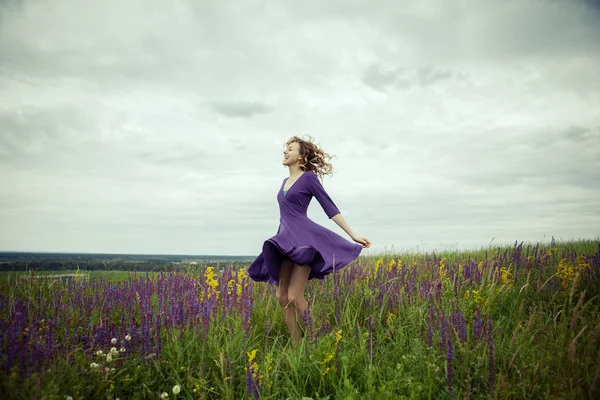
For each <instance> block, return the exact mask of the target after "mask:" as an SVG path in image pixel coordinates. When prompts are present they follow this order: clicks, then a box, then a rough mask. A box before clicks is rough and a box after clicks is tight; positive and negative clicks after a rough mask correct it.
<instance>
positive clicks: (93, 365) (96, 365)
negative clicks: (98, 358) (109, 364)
mask: <svg viewBox="0 0 600 400" xmlns="http://www.w3.org/2000/svg"><path fill="white" fill-rule="evenodd" d="M98 367H99V365H98V364H96V363H91V364H90V368H98Z"/></svg>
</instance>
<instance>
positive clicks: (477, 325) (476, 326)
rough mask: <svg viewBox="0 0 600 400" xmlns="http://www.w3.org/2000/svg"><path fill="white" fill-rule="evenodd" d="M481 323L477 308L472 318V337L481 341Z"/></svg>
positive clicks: (479, 310) (479, 312) (479, 311)
mask: <svg viewBox="0 0 600 400" xmlns="http://www.w3.org/2000/svg"><path fill="white" fill-rule="evenodd" d="M482 328H483V321H482V320H481V309H480V308H479V306H478V307H477V311H476V313H475V315H474V316H473V336H474V337H475V338H477V339H481V337H482V333H483V329H482Z"/></svg>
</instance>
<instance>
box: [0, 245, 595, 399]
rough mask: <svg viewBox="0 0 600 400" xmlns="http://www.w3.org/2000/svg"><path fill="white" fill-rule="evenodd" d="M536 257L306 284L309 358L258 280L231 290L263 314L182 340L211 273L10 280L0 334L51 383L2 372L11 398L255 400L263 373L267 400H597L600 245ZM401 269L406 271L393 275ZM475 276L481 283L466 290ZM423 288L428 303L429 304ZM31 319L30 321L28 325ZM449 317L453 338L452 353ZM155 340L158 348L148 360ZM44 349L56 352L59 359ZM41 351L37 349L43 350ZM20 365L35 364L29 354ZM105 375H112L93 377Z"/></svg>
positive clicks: (193, 330)
mask: <svg viewBox="0 0 600 400" xmlns="http://www.w3.org/2000/svg"><path fill="white" fill-rule="evenodd" d="M526 247H527V246H526V245H524V246H523V248H522V249H521V252H520V253H518V252H517V251H516V250H517V249H516V248H515V247H514V246H505V247H501V248H500V249H498V248H495V247H490V248H487V249H480V250H478V251H470V252H466V251H465V252H461V251H446V252H440V254H437V253H436V256H435V260H434V258H433V254H426V253H415V252H413V253H409V252H406V253H402V254H385V255H383V256H378V257H368V258H367V257H361V258H360V259H359V260H357V261H356V262H354V263H353V264H351V265H349V266H348V267H346V268H345V269H344V270H342V271H341V272H342V273H341V274H340V275H338V276H337V277H335V279H334V277H333V276H328V277H327V279H326V280H325V281H316V280H311V281H309V284H308V287H307V290H306V296H307V298H308V300H309V302H310V306H311V311H312V326H313V331H312V332H310V333H308V332H307V335H306V336H305V340H304V343H303V344H302V346H300V347H296V346H294V345H293V344H292V343H291V342H290V341H289V340H288V338H289V333H288V330H287V326H286V325H285V323H284V321H283V313H282V310H281V308H280V306H279V304H278V303H277V301H276V299H275V298H274V288H273V287H270V286H267V285H266V284H264V283H260V284H259V283H255V282H252V281H250V280H249V279H248V278H247V277H242V279H241V280H239V281H238V280H237V278H236V277H235V276H234V277H233V278H234V279H235V280H236V281H238V282H239V284H240V287H243V285H245V284H248V286H247V287H246V289H244V290H248V293H249V294H250V296H251V297H250V299H251V300H252V301H253V306H252V307H250V306H249V305H248V303H245V302H244V301H243V299H241V298H237V297H230V301H231V304H232V306H231V310H230V311H228V312H226V313H225V314H224V315H225V319H223V312H222V311H223V308H224V307H226V303H225V302H224V297H220V300H219V302H217V304H216V305H215V308H214V309H213V315H212V316H211V320H210V324H209V325H208V326H207V335H206V336H204V334H203V327H202V318H200V319H195V318H196V316H198V315H200V314H201V313H200V312H199V311H198V312H196V313H193V312H187V313H186V314H185V316H184V317H181V321H180V322H178V323H176V324H175V326H174V327H173V326H171V322H169V321H171V320H170V319H166V317H167V316H169V318H178V317H177V315H178V311H177V307H179V306H181V307H184V308H185V307H188V310H191V309H192V305H194V304H198V305H201V304H205V301H206V294H207V293H208V292H209V291H210V290H211V289H210V285H208V284H207V283H206V277H205V276H204V273H205V271H206V270H205V268H199V269H197V270H194V271H187V272H182V273H177V274H161V273H154V274H153V273H150V274H149V275H148V277H149V279H146V273H141V274H140V273H138V274H137V278H136V279H133V273H129V272H122V273H120V272H106V273H104V272H96V271H93V272H92V273H91V275H90V277H91V282H81V281H80V282H72V283H68V284H56V285H44V284H40V283H33V282H29V281H28V280H25V281H22V280H19V279H17V276H18V275H20V274H19V273H11V274H2V275H0V288H1V293H2V296H1V297H0V299H1V302H0V321H10V322H11V323H15V321H22V324H23V326H22V328H21V330H19V334H20V336H19V337H20V338H22V337H23V330H24V328H25V327H28V328H29V332H31V330H33V329H38V330H39V329H41V331H39V332H40V333H39V334H38V335H37V336H36V338H37V339H36V340H38V341H39V342H40V343H43V344H44V346H46V345H48V346H50V347H51V348H52V349H53V351H54V354H55V356H54V357H52V358H49V359H48V360H47V361H46V362H45V364H44V365H43V368H41V369H40V370H39V371H36V370H35V368H34V366H35V365H36V364H35V363H34V364H32V363H30V362H29V359H28V358H27V357H25V358H26V360H25V362H24V364H23V365H24V367H23V365H21V364H19V363H15V364H14V365H13V366H12V367H11V368H10V369H3V370H1V371H2V372H0V377H1V378H2V385H1V390H2V392H3V393H0V394H2V395H3V396H2V398H17V399H26V398H36V397H38V398H48V399H50V398H56V399H59V398H60V399H63V398H64V396H67V395H68V396H72V397H73V398H113V399H114V398H117V397H119V398H121V399H125V398H126V399H131V398H134V399H138V398H139V399H156V398H158V396H159V395H160V393H162V392H168V393H169V398H170V399H172V398H182V399H183V398H185V399H192V398H199V399H219V398H226V399H243V398H251V396H250V393H249V392H248V385H247V376H248V375H247V368H250V371H252V368H255V369H256V370H257V371H258V376H259V377H260V378H259V380H260V395H261V398H268V399H288V398H289V399H302V398H303V397H309V398H313V399H325V398H329V399H334V398H335V399H362V398H369V399H402V398H405V399H439V398H450V397H451V395H452V396H454V397H456V398H471V399H495V398H502V399H504V398H536V399H537V398H590V399H591V398H597V396H599V395H600V351H599V349H600V312H599V309H600V307H599V306H600V301H599V298H600V285H599V283H600V282H599V278H600V276H599V273H600V265H598V263H599V262H600V248H599V243H598V241H592V240H588V241H578V242H561V243H552V244H549V245H545V246H540V247H539V249H538V251H537V254H536V255H535V256H532V251H533V246H532V247H530V249H529V256H530V257H527V248H526ZM595 257H596V258H595ZM469 259H470V260H472V264H469V263H468V260H469ZM400 260H401V261H402V264H403V267H402V268H398V267H397V264H398V263H399V262H400ZM390 263H391V266H390ZM80 272H81V271H80ZM229 272H233V273H235V272H236V271H226V273H229ZM40 273H41V272H40ZM61 273H65V272H63V271H61ZM36 274H37V272H36ZM469 274H476V275H477V277H476V278H474V279H473V280H470V279H468V276H469ZM503 275H504V276H503ZM226 278H227V275H223V276H221V277H216V279H217V280H218V286H217V287H218V288H221V287H223V286H225V287H226V286H227V281H226V280H225V279H226ZM236 285H237V283H236V284H235V285H234V286H233V292H236V291H237V286H236ZM386 285H387V286H386ZM424 287H427V288H428V291H424V290H420V288H421V289H422V288H424ZM474 291H475V292H474ZM76 293H79V295H78V296H79V297H78V298H77V299H78V300H75V297H76ZM227 296H228V295H226V296H225V297H227ZM232 296H233V295H232ZM199 297H202V299H203V300H202V301H200V300H199ZM19 307H21V308H19ZM23 307H24V309H27V310H28V315H27V317H26V318H25V317H22V316H18V317H17V316H16V314H15V312H16V311H17V309H19V310H20V309H23ZM90 307H92V309H91V311H90V313H89V316H88V315H87V314H86V313H87V312H88V310H90ZM338 308H339V317H340V318H339V321H338V320H337V317H336V313H337V310H338ZM248 310H249V311H250V312H249V314H248V315H249V320H248V324H245V323H244V314H245V311H248ZM161 312H164V314H161ZM430 312H432V313H433V317H430ZM442 312H443V313H444V315H445V317H444V319H445V321H446V323H447V326H446V333H445V337H446V340H445V341H443V342H442V338H443V337H444V334H443V330H442V317H441V315H442ZM144 313H149V314H146V315H152V316H153V317H154V318H156V316H157V315H159V316H161V326H160V329H157V328H156V325H155V324H154V325H153V328H152V327H151V328H150V331H149V332H147V333H144V332H143V329H141V328H142V326H143V322H142V321H143V317H144ZM453 313H454V314H453ZM478 315H481V317H482V324H483V325H482V328H483V329H486V328H485V326H487V323H488V317H489V319H490V321H491V327H492V330H491V331H489V332H487V333H485V332H484V333H483V334H482V335H481V336H477V335H476V334H475V333H476V331H477V327H476V326H475V325H476V320H477V316H478ZM123 316H125V317H126V318H125V321H126V325H127V327H128V326H129V323H130V322H129V321H133V322H134V324H136V325H137V327H138V328H140V329H139V330H136V329H132V330H131V331H127V332H129V333H131V334H132V336H133V339H132V341H131V342H126V341H124V335H123V334H122V332H125V331H123V330H122V329H121V328H122V321H123V319H122V317H123ZM41 317H44V320H45V321H46V322H40V320H41ZM49 317H52V318H53V319H54V321H55V322H56V325H55V326H54V328H53V329H54V333H48V331H47V330H48V329H49V328H48V323H47V321H48V318H49ZM69 318H71V322H70V324H71V326H70V327H69V328H67V325H68V324H69V322H68V320H69ZM103 318H105V319H104V320H103ZM454 318H456V320H454ZM461 318H464V320H465V322H466V324H465V332H464V333H466V337H462V335H463V334H464V333H463V332H462V331H461V329H462V328H461V323H460V319H461ZM453 320H454V323H452V321H453ZM75 321H79V322H75ZM101 321H104V322H101ZM265 322H268V326H269V328H270V332H269V335H268V337H267V336H266V335H265ZM7 323H8V322H6V324H7ZM101 323H102V324H105V325H104V326H106V330H107V335H108V336H106V335H105V337H99V338H97V339H95V341H94V340H91V341H90V342H89V343H88V344H86V343H84V341H82V340H81V338H79V339H78V340H71V342H70V344H66V343H65V342H66V337H67V336H66V332H67V331H69V332H70V334H71V335H72V334H73V332H78V333H79V334H80V335H81V336H85V335H88V336H89V337H93V335H92V333H93V332H97V331H98V329H99V328H98V327H99V326H100V325H101ZM6 324H4V325H2V327H6V326H7V325H6ZM13 326H14V325H13ZM430 326H431V330H430V329H429V328H430ZM246 328H249V330H248V331H246ZM7 332H8V329H4V332H3V333H2V335H3V339H2V340H3V341H2V360H1V361H2V362H3V363H4V362H5V361H6V360H7V359H8V353H9V345H10V343H13V342H11V339H10V338H9V334H8V333H7ZM490 332H491V334H490ZM429 334H431V345H430V344H429V338H428V335H429ZM113 336H114V337H115V338H117V339H118V345H117V346H116V347H117V348H118V347H119V346H121V345H125V346H127V347H128V348H127V351H126V352H125V353H120V354H119V355H118V356H117V357H115V359H114V360H112V361H111V362H107V361H106V357H105V356H103V357H100V356H97V355H96V351H98V350H99V349H102V350H103V351H104V352H105V353H106V352H107V351H108V350H109V349H110V348H111V347H112V346H113V345H112V344H111V343H110V338H111V337H113ZM144 337H147V340H148V342H149V343H150V347H149V348H146V349H144V346H143V345H142V342H143V338H144ZM48 338H50V339H52V340H53V341H54V342H53V343H50V344H47V341H48ZM159 339H160V340H159ZM463 339H464V340H463ZM21 340H24V339H21ZM36 340H30V342H31V344H32V348H34V347H35V343H37V342H36ZM449 341H450V344H451V346H452V347H453V350H454V351H453V357H451V356H452V352H449V351H448V346H449ZM20 349H23V351H25V353H23V354H26V352H27V351H29V350H27V349H28V347H27V346H26V345H24V347H21V348H20ZM253 350H256V353H255V355H254V357H255V358H254V360H253V361H252V362H251V352H252V351H253ZM490 356H491V357H490ZM93 362H96V363H98V364H100V366H101V370H98V369H94V368H91V367H90V364H91V363H93ZM107 367H108V368H109V372H105V371H104V368H107ZM110 368H115V370H114V372H110ZM450 372H451V379H449V378H450V376H449V375H450V374H449V373H450ZM449 381H451V384H452V388H451V389H450V385H449ZM174 385H180V386H181V392H180V393H179V394H178V395H174V394H173V393H172V391H171V390H172V388H173V386H174Z"/></svg>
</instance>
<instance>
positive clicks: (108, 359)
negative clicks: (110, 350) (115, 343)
mask: <svg viewBox="0 0 600 400" xmlns="http://www.w3.org/2000/svg"><path fill="white" fill-rule="evenodd" d="M111 361H112V356H111V355H110V354H107V355H106V362H111Z"/></svg>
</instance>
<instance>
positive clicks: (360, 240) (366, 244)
mask: <svg viewBox="0 0 600 400" xmlns="http://www.w3.org/2000/svg"><path fill="white" fill-rule="evenodd" d="M352 240H354V241H355V242H356V243H359V244H362V245H363V249H364V248H367V247H371V242H370V241H369V239H367V238H364V237H360V236H358V235H355V236H352Z"/></svg>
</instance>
